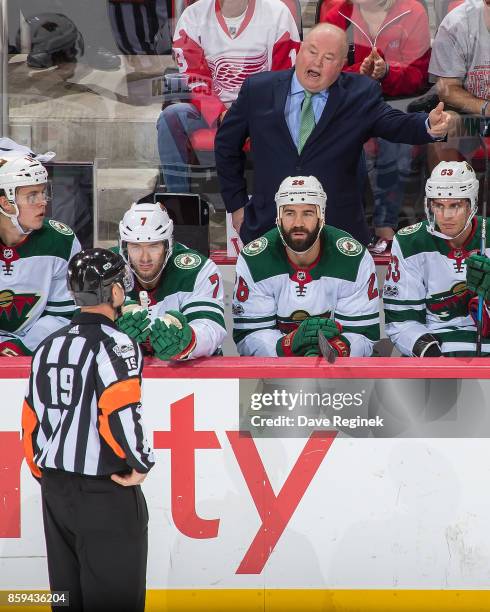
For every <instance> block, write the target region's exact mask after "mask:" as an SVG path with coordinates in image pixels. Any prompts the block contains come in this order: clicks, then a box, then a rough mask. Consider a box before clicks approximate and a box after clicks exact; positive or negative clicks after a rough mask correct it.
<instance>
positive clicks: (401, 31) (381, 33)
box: [320, 0, 430, 252]
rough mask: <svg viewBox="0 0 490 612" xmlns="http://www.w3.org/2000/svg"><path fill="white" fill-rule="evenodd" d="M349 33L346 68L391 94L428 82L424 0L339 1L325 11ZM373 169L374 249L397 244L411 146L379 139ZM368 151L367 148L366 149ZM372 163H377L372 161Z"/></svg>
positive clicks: (325, 18)
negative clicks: (365, 77) (373, 80)
mask: <svg viewBox="0 0 490 612" xmlns="http://www.w3.org/2000/svg"><path fill="white" fill-rule="evenodd" d="M320 21H325V22H328V23H333V24H334V25H337V26H339V27H340V28H342V29H343V30H347V31H348V32H349V34H348V38H349V40H351V41H353V42H352V43H351V45H350V48H349V54H348V58H347V63H346V65H345V66H344V71H345V72H357V73H361V74H366V75H368V76H370V77H372V78H373V79H375V80H377V81H379V83H380V84H381V88H382V90H383V95H384V97H385V98H387V97H395V96H405V95H414V94H416V93H417V92H418V91H420V89H421V88H423V87H424V85H425V84H426V83H427V76H428V67H429V58H430V29H429V19H428V16H427V11H426V10H425V8H424V7H423V6H422V4H421V2H419V0H383V1H382V2H379V1H378V0H354V2H349V1H346V2H341V3H337V4H336V5H334V6H333V7H332V8H331V9H330V10H329V11H328V12H326V13H325V14H321V15H320ZM375 149H376V154H375V155H374V156H371V157H370V156H369V154H368V167H369V166H370V167H372V169H373V172H370V176H371V179H372V185H373V192H374V219H373V221H374V227H375V238H374V240H373V251H374V252H381V251H382V250H384V249H383V248H382V247H383V246H384V247H387V246H390V245H391V241H392V240H393V236H394V233H395V231H396V228H397V225H398V214H399V211H400V208H401V205H402V200H403V185H402V181H401V178H402V174H404V173H406V172H407V170H408V169H409V166H410V162H411V147H410V146H409V145H404V144H401V143H391V142H388V141H386V140H384V139H382V138H380V139H378V140H377V143H376V146H375ZM366 153H367V151H366ZM369 162H371V163H369Z"/></svg>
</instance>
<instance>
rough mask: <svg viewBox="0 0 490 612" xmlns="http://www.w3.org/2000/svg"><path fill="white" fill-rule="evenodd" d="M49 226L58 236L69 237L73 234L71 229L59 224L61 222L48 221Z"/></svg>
mask: <svg viewBox="0 0 490 612" xmlns="http://www.w3.org/2000/svg"><path fill="white" fill-rule="evenodd" d="M49 225H51V227H52V228H53V229H55V230H56V231H57V232H59V233H60V234H63V235H64V236H71V235H72V234H73V230H72V229H71V227H68V225H65V224H64V223H61V221H55V219H50V220H49Z"/></svg>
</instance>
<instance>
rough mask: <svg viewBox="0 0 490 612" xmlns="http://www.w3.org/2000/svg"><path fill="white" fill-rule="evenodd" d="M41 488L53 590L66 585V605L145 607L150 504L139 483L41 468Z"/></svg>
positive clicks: (103, 609)
mask: <svg viewBox="0 0 490 612" xmlns="http://www.w3.org/2000/svg"><path fill="white" fill-rule="evenodd" d="M41 493H42V505H43V519H44V533H45V535H46V548H47V553H48V571H49V584H50V587H51V590H52V591H69V598H70V607H69V608H68V609H69V610H76V611H82V610H83V611H84V612H99V611H100V612H112V611H114V612H116V611H117V612H143V611H144V609H145V594H146V560H147V552H148V510H147V507H146V502H145V498H144V495H143V492H142V491H141V488H140V487H139V486H136V487H122V486H120V485H118V484H116V483H115V482H113V481H112V480H110V479H109V478H96V477H90V476H81V475H79V474H72V473H70V472H63V471H55V470H44V471H43V476H42V478H41ZM61 609H62V608H56V610H61ZM63 609H66V608H63Z"/></svg>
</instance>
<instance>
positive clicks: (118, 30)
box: [108, 0, 172, 55]
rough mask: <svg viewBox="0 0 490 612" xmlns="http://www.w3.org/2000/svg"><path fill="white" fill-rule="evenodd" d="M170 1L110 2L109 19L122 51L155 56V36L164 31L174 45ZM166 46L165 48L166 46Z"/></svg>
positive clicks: (117, 0) (170, 44) (163, 36)
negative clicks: (170, 19)
mask: <svg viewBox="0 0 490 612" xmlns="http://www.w3.org/2000/svg"><path fill="white" fill-rule="evenodd" d="M169 4H170V6H171V3H170V0H169V1H168V2H167V1H166V0H132V1H131V0H110V2H109V5H108V6H109V19H110V21H111V26H112V32H113V35H114V38H115V41H116V44H117V46H118V47H119V49H120V51H121V52H122V53H124V54H125V55H155V54H158V53H161V52H162V51H158V49H156V47H155V36H156V34H157V32H159V31H160V35H161V37H162V43H163V39H165V40H168V51H170V48H171V46H172V38H171V36H170V24H169V19H168V16H169V12H168V11H169V7H168V5H169ZM164 46H165V45H164Z"/></svg>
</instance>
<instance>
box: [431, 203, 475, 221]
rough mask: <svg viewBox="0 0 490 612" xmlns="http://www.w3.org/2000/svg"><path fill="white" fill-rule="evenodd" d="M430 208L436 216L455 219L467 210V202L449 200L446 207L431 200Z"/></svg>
mask: <svg viewBox="0 0 490 612" xmlns="http://www.w3.org/2000/svg"><path fill="white" fill-rule="evenodd" d="M430 206H431V208H432V211H433V212H434V214H436V215H440V216H443V215H445V216H448V217H455V216H456V215H459V214H460V213H461V212H463V211H464V210H467V207H468V202H467V201H466V200H450V203H448V204H447V205H446V204H442V202H436V201H435V200H433V201H432V202H431V205H430Z"/></svg>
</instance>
